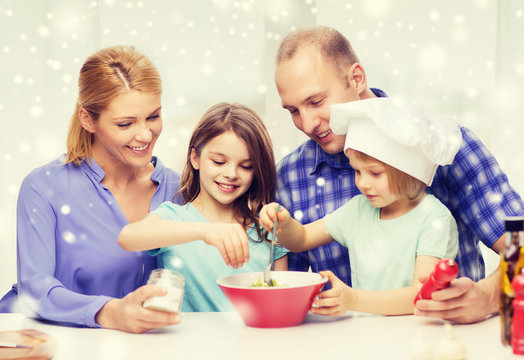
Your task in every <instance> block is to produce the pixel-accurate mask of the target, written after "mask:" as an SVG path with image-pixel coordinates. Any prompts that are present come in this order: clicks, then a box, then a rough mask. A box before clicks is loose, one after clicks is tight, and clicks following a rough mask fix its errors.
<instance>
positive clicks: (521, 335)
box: [511, 274, 524, 355]
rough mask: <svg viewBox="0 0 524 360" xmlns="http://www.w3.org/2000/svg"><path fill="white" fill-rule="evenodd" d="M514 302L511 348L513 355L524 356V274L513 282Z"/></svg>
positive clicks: (516, 277)
mask: <svg viewBox="0 0 524 360" xmlns="http://www.w3.org/2000/svg"><path fill="white" fill-rule="evenodd" d="M511 283H512V285H513V291H514V292H515V299H514V300H513V321H512V323H511V347H512V348H513V354H518V355H524V274H519V275H517V276H515V278H514V279H513V281H512V282H511Z"/></svg>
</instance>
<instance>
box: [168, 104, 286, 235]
mask: <svg viewBox="0 0 524 360" xmlns="http://www.w3.org/2000/svg"><path fill="white" fill-rule="evenodd" d="M226 131H232V132H234V133H235V134H236V135H237V136H238V137H239V138H240V139H242V140H244V141H245V143H246V145H247V148H248V152H249V156H250V158H251V163H252V166H253V182H252V183H251V186H250V187H249V189H248V190H247V191H246V192H245V193H244V194H242V195H241V196H240V197H238V198H237V199H236V200H235V207H236V210H237V211H238V212H239V214H240V215H241V217H242V218H243V219H244V220H243V225H244V226H247V225H248V224H250V223H254V224H255V225H256V229H257V232H258V235H259V237H260V238H261V239H262V238H263V236H262V228H261V227H260V224H259V222H258V211H259V210H260V209H261V208H262V206H263V205H264V204H268V203H270V202H272V201H274V199H275V186H276V167H275V157H274V154H273V145H272V142H271V138H270V137H269V133H268V132H267V129H266V127H265V125H264V122H263V121H262V119H261V118H260V117H259V116H258V115H257V113H256V112H255V111H253V110H252V109H250V108H249V107H247V106H244V105H241V104H237V103H232V104H230V103H226V102H221V103H219V104H216V105H214V106H212V107H211V108H210V109H209V110H207V111H206V113H205V114H204V115H203V116H202V119H201V120H200V122H199V123H198V124H197V126H196V128H195V130H194V131H193V135H192V136H191V139H190V141H189V147H188V151H187V159H186V164H185V166H184V170H183V172H182V178H181V180H180V184H181V188H180V191H179V192H178V193H181V194H182V198H183V199H184V201H185V202H191V201H193V200H195V199H196V197H197V196H198V194H199V193H200V178H199V172H198V170H196V169H194V168H193V166H192V165H191V151H192V149H195V151H196V153H197V155H198V156H200V154H201V151H202V149H203V147H204V146H205V145H206V144H207V142H209V141H210V140H211V139H213V138H215V137H217V136H219V135H220V134H222V133H224V132H226Z"/></svg>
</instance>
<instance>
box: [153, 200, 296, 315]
mask: <svg viewBox="0 0 524 360" xmlns="http://www.w3.org/2000/svg"><path fill="white" fill-rule="evenodd" d="M151 213H152V214H156V215H158V216H160V217H161V218H162V219H166V220H176V221H183V222H208V221H207V220H206V219H205V218H204V217H203V216H202V215H201V214H200V213H199V212H198V211H197V210H196V209H195V207H194V206H193V205H192V204H191V203H187V204H185V205H177V204H174V203H172V202H170V201H166V202H164V203H162V205H160V207H158V209H156V210H154V211H152V212H151ZM247 235H248V238H249V262H247V263H246V264H244V265H243V266H242V267H240V268H238V269H234V268H232V267H230V266H227V265H226V264H225V262H224V259H223V258H222V256H221V255H220V252H219V251H218V249H217V248H216V247H214V246H211V245H207V244H206V243H205V242H204V241H191V242H189V243H185V244H180V245H173V246H169V247H164V248H160V249H154V250H149V251H148V254H149V255H152V256H158V264H159V266H162V267H165V268H169V269H171V270H174V271H177V272H179V273H181V274H182V275H184V278H185V288H184V299H183V302H182V312H195V311H233V307H232V305H231V303H230V302H229V300H228V299H227V298H226V296H225V295H224V293H223V292H222V290H221V289H220V287H219V286H218V285H217V283H216V280H217V279H218V278H221V277H223V276H228V275H232V274H239V273H246V272H257V271H259V272H260V276H261V277H262V272H263V270H264V269H265V268H266V266H267V264H268V262H269V252H270V244H269V243H268V242H267V241H261V240H260V239H259V238H258V233H257V231H256V229H255V226H254V225H253V226H252V227H250V228H249V229H248V230H247ZM274 249H275V250H274V253H275V259H280V258H281V257H282V256H285V255H286V254H287V253H288V250H287V249H285V248H283V247H280V246H275V248H274Z"/></svg>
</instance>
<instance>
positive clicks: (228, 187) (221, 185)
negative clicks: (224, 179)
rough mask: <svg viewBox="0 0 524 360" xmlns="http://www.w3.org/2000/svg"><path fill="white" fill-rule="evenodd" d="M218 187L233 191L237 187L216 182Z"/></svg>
mask: <svg viewBox="0 0 524 360" xmlns="http://www.w3.org/2000/svg"><path fill="white" fill-rule="evenodd" d="M216 183H217V185H218V186H220V187H221V188H223V189H225V190H234V189H236V188H238V186H237V185H231V184H224V183H220V182H216Z"/></svg>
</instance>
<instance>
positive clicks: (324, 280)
mask: <svg viewBox="0 0 524 360" xmlns="http://www.w3.org/2000/svg"><path fill="white" fill-rule="evenodd" d="M257 273H258V274H261V277H263V271H250V272H246V273H239V274H231V275H227V276H222V277H220V278H218V279H217V280H216V283H217V285H218V286H223V287H226V288H229V289H242V290H254V291H258V290H262V291H271V290H281V289H299V288H303V287H309V286H316V285H320V284H325V283H327V282H328V278H327V277H322V276H320V274H319V273H316V272H311V271H286V270H282V271H272V273H312V274H317V275H319V276H320V278H319V279H318V280H315V281H312V282H311V283H310V284H304V285H294V286H289V285H288V286H236V285H227V284H224V283H223V280H224V279H226V278H229V277H237V276H242V275H246V274H257Z"/></svg>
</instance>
